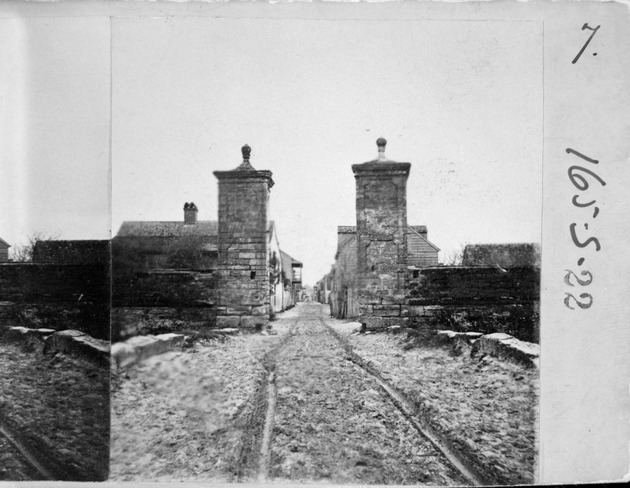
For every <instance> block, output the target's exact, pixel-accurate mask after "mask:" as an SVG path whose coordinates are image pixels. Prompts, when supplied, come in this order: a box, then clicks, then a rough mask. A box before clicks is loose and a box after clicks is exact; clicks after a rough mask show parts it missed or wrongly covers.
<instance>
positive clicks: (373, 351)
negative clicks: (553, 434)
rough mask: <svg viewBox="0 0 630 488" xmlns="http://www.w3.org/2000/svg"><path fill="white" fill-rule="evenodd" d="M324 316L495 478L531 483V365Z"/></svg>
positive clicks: (534, 406)
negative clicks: (363, 329)
mask: <svg viewBox="0 0 630 488" xmlns="http://www.w3.org/2000/svg"><path fill="white" fill-rule="evenodd" d="M330 323H331V324H332V325H333V328H334V329H335V330H336V331H337V332H338V333H340V334H341V335H343V336H344V337H345V338H346V339H347V340H348V343H349V344H350V345H351V346H352V348H353V351H354V352H355V353H357V354H358V355H359V356H360V357H361V358H363V359H364V360H366V361H368V362H369V363H370V364H371V365H372V366H373V367H374V368H376V369H377V370H378V371H379V372H380V373H381V376H382V377H383V378H384V379H386V380H387V381H388V382H390V383H391V384H392V385H393V386H394V387H395V388H397V389H398V390H399V391H401V392H402V393H403V394H404V395H405V397H407V398H408V399H409V400H411V401H412V402H413V403H414V404H415V405H416V407H417V408H418V409H419V410H421V411H422V412H423V414H424V415H425V416H426V417H427V418H429V419H430V424H431V426H432V427H433V428H434V429H435V430H436V431H438V432H440V433H441V434H443V435H444V436H445V437H447V438H448V439H449V440H451V442H452V443H453V445H454V446H455V447H456V448H457V449H458V450H460V451H461V452H463V453H466V454H469V455H470V457H471V459H473V460H474V461H475V462H476V464H478V465H480V466H481V468H482V469H483V471H484V474H485V475H486V476H487V477H489V478H490V479H493V480H495V482H496V483H500V484H519V483H520V484H525V483H533V481H534V472H535V462H536V452H537V450H536V412H537V410H538V397H537V394H538V371H537V370H536V369H525V368H523V367H522V366H520V365H516V364H512V363H509V362H506V361H499V360H495V359H490V358H489V357H486V358H484V359H483V360H481V361H480V360H477V359H470V357H469V356H467V355H466V354H463V355H461V356H453V355H452V354H451V353H450V352H449V349H448V348H446V347H430V346H418V345H415V346H414V347H411V348H409V346H410V345H411V344H410V343H409V341H408V340H407V337H406V334H391V333H390V334H384V333H380V334H358V333H357V332H358V329H359V324H357V323H347V322H346V323H343V322H341V321H338V320H333V321H330ZM405 346H407V347H405Z"/></svg>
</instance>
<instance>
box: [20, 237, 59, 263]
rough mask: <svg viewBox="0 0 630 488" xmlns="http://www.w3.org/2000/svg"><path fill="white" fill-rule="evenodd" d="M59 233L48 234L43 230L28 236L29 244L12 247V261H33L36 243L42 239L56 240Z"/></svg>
mask: <svg viewBox="0 0 630 488" xmlns="http://www.w3.org/2000/svg"><path fill="white" fill-rule="evenodd" d="M58 237H59V234H55V235H48V234H44V233H43V232H36V233H35V234H33V235H32V236H30V237H29V238H28V244H22V245H18V246H14V247H13V248H11V259H10V260H11V261H13V262H15V263H30V262H32V261H33V251H34V250H35V244H37V243H38V242H40V241H54V240H55V239H57V238H58Z"/></svg>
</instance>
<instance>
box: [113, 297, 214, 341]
mask: <svg viewBox="0 0 630 488" xmlns="http://www.w3.org/2000/svg"><path fill="white" fill-rule="evenodd" d="M214 327H216V308H215V307H211V306H208V307H180V308H174V307H115V308H112V342H117V341H123V340H126V339H128V338H130V337H134V336H138V335H146V334H164V333H169V332H186V333H190V334H194V332H195V331H197V332H203V331H205V330H208V329H212V328H214Z"/></svg>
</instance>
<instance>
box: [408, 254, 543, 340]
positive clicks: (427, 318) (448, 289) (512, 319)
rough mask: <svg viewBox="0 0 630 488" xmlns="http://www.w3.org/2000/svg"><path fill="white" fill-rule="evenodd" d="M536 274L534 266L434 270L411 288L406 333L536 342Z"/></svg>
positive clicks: (537, 286)
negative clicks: (457, 333)
mask: <svg viewBox="0 0 630 488" xmlns="http://www.w3.org/2000/svg"><path fill="white" fill-rule="evenodd" d="M539 303H540V269H539V268H537V267H533V266H522V267H514V268H511V269H509V270H507V271H506V270H501V269H498V268H496V267H436V268H427V269H424V270H421V271H420V273H419V277H418V278H417V279H414V280H412V281H411V283H410V290H409V293H408V296H407V307H406V308H407V312H406V313H407V315H408V318H409V320H408V323H409V326H410V327H413V328H417V329H423V330H426V331H427V333H431V332H432V331H434V330H447V329H448V330H455V331H461V332H467V331H475V332H483V333H486V334H488V333H492V332H505V333H507V334H510V335H513V336H514V337H517V338H518V339H520V340H523V341H527V342H536V343H537V342H538V341H539V334H540V332H539V327H540V314H539Z"/></svg>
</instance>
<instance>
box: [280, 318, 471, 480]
mask: <svg viewBox="0 0 630 488" xmlns="http://www.w3.org/2000/svg"><path fill="white" fill-rule="evenodd" d="M321 318H322V311H321V307H319V306H318V305H304V306H303V308H302V314H301V319H300V322H299V324H298V326H297V328H296V331H295V335H294V336H293V338H292V340H291V341H288V342H287V345H286V347H284V348H283V349H281V351H280V352H279V353H278V356H277V359H276V360H277V369H276V372H277V381H276V382H277V388H278V397H277V409H276V416H275V427H274V431H273V443H272V456H271V472H270V477H271V478H273V479H278V478H284V479H290V480H300V481H322V480H324V481H328V482H330V483H334V484H339V483H348V484H349V483H353V484H354V483H361V484H430V485H436V484H437V485H456V484H462V483H464V482H465V479H463V478H461V477H460V476H459V475H458V473H457V472H456V471H455V470H454V469H453V468H452V467H451V466H450V464H449V463H448V462H447V461H446V460H445V459H444V457H443V455H442V454H441V453H440V452H439V451H437V450H436V449H435V448H434V447H433V445H432V444H431V443H430V442H428V440H427V439H426V438H424V437H422V436H421V435H420V434H419V433H418V432H417V431H416V430H415V429H414V427H413V426H412V425H410V424H409V423H408V422H407V421H406V420H405V418H404V417H403V416H402V414H401V413H400V412H399V411H398V410H397V409H396V407H395V406H394V405H393V404H392V403H391V401H390V400H389V399H388V397H387V396H386V395H384V394H383V392H381V391H380V389H379V386H378V385H377V383H376V382H375V380H374V379H373V378H372V377H371V376H370V375H368V374H367V373H366V372H364V371H363V370H362V369H360V368H359V367H358V366H356V365H354V364H353V363H352V362H350V361H348V359H346V357H345V352H344V349H343V348H342V346H341V345H340V344H339V341H338V340H337V339H335V338H334V336H332V334H331V333H330V332H328V331H327V330H326V328H325V327H324V325H323V324H322V322H321V320H320V319H321Z"/></svg>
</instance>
